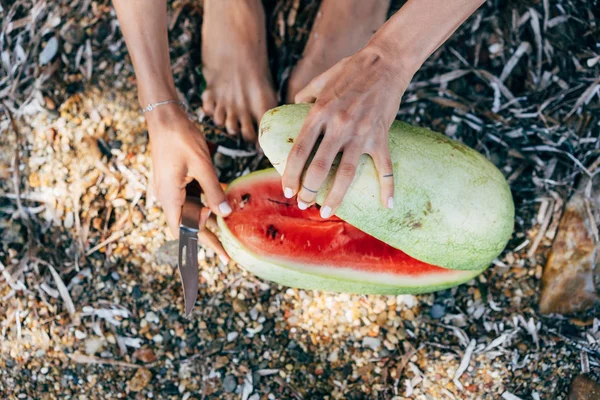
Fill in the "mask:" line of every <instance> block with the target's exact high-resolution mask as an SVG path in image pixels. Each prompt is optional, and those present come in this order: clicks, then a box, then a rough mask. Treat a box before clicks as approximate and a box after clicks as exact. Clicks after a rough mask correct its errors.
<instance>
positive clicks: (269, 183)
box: [218, 169, 485, 294]
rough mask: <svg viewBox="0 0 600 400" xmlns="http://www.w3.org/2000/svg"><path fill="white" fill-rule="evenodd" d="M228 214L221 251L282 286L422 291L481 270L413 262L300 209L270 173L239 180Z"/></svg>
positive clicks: (375, 291)
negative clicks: (223, 250) (284, 193)
mask: <svg viewBox="0 0 600 400" xmlns="http://www.w3.org/2000/svg"><path fill="white" fill-rule="evenodd" d="M227 199H228V201H229V204H230V205H231V207H232V209H233V212H232V213H231V215H230V216H229V217H227V218H225V219H223V218H219V219H218V222H219V227H220V230H221V241H222V243H223V246H224V247H225V249H226V250H227V252H228V253H229V255H230V256H231V258H232V259H233V260H235V261H236V262H237V263H238V264H240V265H242V266H243V267H245V268H246V269H248V270H249V271H250V272H252V273H254V274H255V275H257V276H259V277H261V278H264V279H267V280H271V281H274V282H277V283H279V284H282V285H286V286H292V287H298V288H303V289H317V290H326V291H337V292H346V293H361V294H403V293H424V292H431V291H435V290H441V289H445V288H449V287H452V286H456V285H458V284H460V283H463V282H465V281H468V280H470V279H472V278H473V277H475V276H476V275H478V274H479V273H481V272H482V270H483V269H485V268H481V269H479V270H475V271H468V270H464V271H459V270H450V269H445V268H440V267H437V266H435V265H432V264H427V263H424V262H421V261H418V260H417V259H414V258H412V257H411V256H409V255H407V254H406V253H404V252H402V251H401V250H398V249H396V248H393V247H391V246H390V245H388V244H386V243H384V242H382V241H381V240H378V239H376V238H374V237H373V236H370V235H368V234H366V233H364V232H363V231H361V230H359V229H357V228H356V227H354V226H352V225H350V224H349V223H348V222H345V221H343V220H342V219H340V218H337V217H335V216H334V217H332V218H329V219H326V220H324V219H322V218H321V217H320V215H319V211H318V208H317V206H312V207H310V208H308V209H307V210H305V211H301V210H300V209H299V208H298V206H297V204H296V202H295V200H293V199H292V200H290V199H287V198H285V197H284V196H283V192H282V190H281V177H280V175H279V173H278V172H277V171H276V170H275V169H267V170H263V171H258V172H254V173H251V174H248V175H246V176H243V177H241V178H238V179H236V180H235V181H234V182H232V183H231V185H229V188H228V189H227Z"/></svg>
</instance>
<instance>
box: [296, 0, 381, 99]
mask: <svg viewBox="0 0 600 400" xmlns="http://www.w3.org/2000/svg"><path fill="white" fill-rule="evenodd" d="M389 7H390V0H349V1H338V0H323V3H322V4H321V8H320V9H319V12H318V13H317V16H316V19H315V22H314V24H313V27H312V30H311V33H310V38H309V39H308V42H307V43H306V48H305V49H304V54H303V55H302V59H301V60H300V61H298V64H297V65H296V67H294V70H293V71H292V75H291V77H290V81H289V83H288V89H287V102H288V103H293V102H294V96H295V95H296V93H298V92H299V91H300V90H302V89H304V87H305V86H306V85H308V83H309V82H310V81H311V80H312V79H313V78H314V77H316V76H317V75H320V74H321V73H323V72H325V71H326V70H328V69H329V68H330V67H331V66H333V65H334V64H335V63H337V62H338V61H340V60H341V59H342V58H344V57H348V56H350V55H352V54H354V53H356V52H357V51H358V50H360V49H361V48H363V47H364V46H365V45H366V44H367V42H368V41H369V39H371V36H373V34H374V33H375V31H377V29H379V27H380V26H381V25H383V23H384V22H385V18H386V15H387V12H388V9H389Z"/></svg>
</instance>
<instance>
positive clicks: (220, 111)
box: [213, 104, 225, 126]
mask: <svg viewBox="0 0 600 400" xmlns="http://www.w3.org/2000/svg"><path fill="white" fill-rule="evenodd" d="M213 120H214V121H215V125H217V126H223V125H224V124H225V106H223V105H221V104H217V106H216V108H215V115H214V117H213Z"/></svg>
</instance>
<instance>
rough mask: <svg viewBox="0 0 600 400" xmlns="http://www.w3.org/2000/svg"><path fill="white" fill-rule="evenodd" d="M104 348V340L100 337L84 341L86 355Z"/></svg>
mask: <svg viewBox="0 0 600 400" xmlns="http://www.w3.org/2000/svg"><path fill="white" fill-rule="evenodd" d="M102 346H104V339H102V338H100V337H91V338H89V339H87V340H86V341H85V352H86V353H87V354H96V353H98V352H99V351H100V350H101V349H102Z"/></svg>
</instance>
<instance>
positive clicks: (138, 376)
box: [127, 368, 152, 392]
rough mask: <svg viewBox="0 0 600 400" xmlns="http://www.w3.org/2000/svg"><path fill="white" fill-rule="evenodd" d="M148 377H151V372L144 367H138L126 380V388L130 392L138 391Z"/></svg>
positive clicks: (142, 387) (147, 380)
mask: <svg viewBox="0 0 600 400" xmlns="http://www.w3.org/2000/svg"><path fill="white" fill-rule="evenodd" d="M150 379H152V373H151V372H150V371H148V370H147V369H145V368H140V369H138V370H137V371H136V373H135V375H133V378H131V379H130V380H129V381H128V382H127V389H128V390H129V391H130V392H140V391H142V390H143V389H144V388H145V387H146V386H147V385H148V383H149V382H150Z"/></svg>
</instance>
